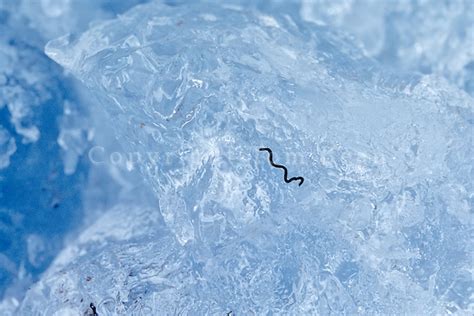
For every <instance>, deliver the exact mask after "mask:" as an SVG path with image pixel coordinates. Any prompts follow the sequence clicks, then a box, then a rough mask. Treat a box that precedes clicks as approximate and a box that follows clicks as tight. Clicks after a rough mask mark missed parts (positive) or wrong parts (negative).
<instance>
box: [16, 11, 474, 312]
mask: <svg viewBox="0 0 474 316" xmlns="http://www.w3.org/2000/svg"><path fill="white" fill-rule="evenodd" d="M46 52H47V54H48V55H49V56H50V57H51V58H53V59H54V60H56V61H57V62H58V63H59V64H60V65H62V66H63V67H65V68H66V69H67V70H69V71H71V72H72V73H73V74H74V75H75V76H76V77H77V78H79V79H80V80H82V81H83V82H84V83H85V84H86V85H87V86H88V87H89V88H90V89H91V90H92V91H94V92H95V93H96V94H97V96H98V97H99V99H100V103H99V104H100V106H101V107H103V108H104V109H105V110H106V111H107V113H108V116H109V120H110V121H113V122H114V126H115V134H116V137H117V139H118V141H119V142H120V143H121V144H122V146H123V147H124V148H125V150H126V151H127V152H132V153H138V155H141V156H140V157H141V158H142V159H141V160H140V163H139V166H140V169H141V173H142V175H143V177H144V179H145V182H146V183H147V184H148V186H150V187H151V188H152V189H153V191H154V196H155V198H156V199H157V200H158V202H157V204H158V205H159V209H158V208H157V207H146V206H140V205H141V204H138V205H135V204H134V205H133V206H130V205H129V204H124V203H122V204H121V205H118V206H116V207H114V208H112V209H110V210H108V211H106V210H104V211H105V213H104V217H101V218H99V219H98V220H97V221H96V222H95V223H94V224H92V225H91V226H90V227H89V228H88V229H87V230H85V231H84V233H83V235H82V237H81V238H79V239H78V240H77V241H76V242H74V243H72V244H71V245H70V246H69V247H67V248H66V249H65V250H64V251H63V253H62V254H61V255H60V256H59V257H58V258H57V259H56V261H55V263H54V265H53V266H52V267H51V268H50V270H49V271H48V273H46V275H45V276H44V277H43V278H42V280H41V281H40V282H39V283H38V284H37V285H36V286H35V287H33V289H32V290H30V291H29V292H28V294H27V297H26V299H25V301H24V302H23V304H22V306H21V311H22V312H23V313H27V314H28V313H36V312H40V311H45V309H46V308H48V312H49V313H54V312H56V313H57V314H58V315H62V314H67V313H68V312H69V313H71V314H78V313H84V312H86V311H87V309H88V306H89V304H90V303H91V302H93V303H94V304H95V305H96V306H97V307H98V310H99V311H100V312H101V313H102V314H131V313H132V312H138V311H141V312H143V313H145V314H150V313H151V314H178V313H185V314H224V313H225V312H228V311H230V310H232V311H234V313H235V314H236V315H239V314H250V313H252V312H254V313H256V314H267V313H276V314H302V313H307V314H315V313H319V314H341V313H346V314H356V313H359V314H445V313H453V312H459V313H472V312H473V309H474V302H473V300H472V294H473V291H472V257H471V254H472V251H473V249H472V239H471V235H472V226H471V224H472V223H471V221H472V209H473V195H472V194H473V187H472V186H473V184H472V179H473V170H472V165H473V153H472V125H473V113H472V111H473V102H472V98H471V97H470V96H469V95H468V94H466V93H464V92H462V91H461V90H458V89H457V88H455V87H454V86H451V85H450V84H449V83H448V82H446V81H445V80H444V79H442V78H439V77H435V76H429V75H424V76H420V75H413V76H402V75H399V74H398V75H394V74H392V73H390V72H387V71H384V70H383V69H384V68H382V67H381V66H380V65H379V64H378V63H377V62H375V61H372V60H370V59H367V58H366V57H365V55H367V53H364V52H362V51H361V50H359V49H358V48H357V47H356V46H355V45H353V44H352V42H351V40H350V39H349V38H347V37H345V36H343V35H341V34H339V33H335V32H332V31H331V29H330V28H328V27H325V26H317V25H314V24H306V23H303V22H301V21H300V20H299V19H297V18H291V17H290V16H289V15H280V14H277V13H275V14H272V15H270V14H268V12H267V13H266V14H262V13H259V12H258V11H248V10H242V9H239V8H238V7H235V6H219V5H210V4H202V5H200V4H195V5H180V4H179V3H175V4H174V5H173V6H167V5H160V4H157V3H152V4H148V5H144V6H137V7H135V8H134V9H132V10H131V11H129V12H127V13H126V14H124V15H122V16H120V17H119V18H117V19H115V20H111V21H109V22H105V23H101V24H97V25H95V26H94V27H92V28H91V29H90V30H88V31H87V32H85V33H84V34H83V35H82V36H80V37H74V36H65V37H62V38H60V39H57V40H54V41H52V42H50V43H49V44H48V45H47V47H46ZM262 146H265V147H270V148H272V149H273V152H274V159H275V161H276V162H279V163H281V164H284V165H286V166H287V167H288V169H289V172H290V176H297V175H302V176H304V177H305V183H304V184H303V185H302V186H301V187H298V186H297V185H296V184H295V183H290V184H286V183H284V182H283V179H282V172H281V170H278V169H274V168H271V166H270V165H269V164H268V157H267V155H266V153H262V152H259V151H258V148H259V147H262ZM132 204H133V203H132ZM151 205H154V204H153V203H152V204H151ZM126 223H130V224H126ZM107 310H108V311H109V312H106V311H107Z"/></svg>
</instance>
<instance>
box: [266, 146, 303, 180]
mask: <svg viewBox="0 0 474 316" xmlns="http://www.w3.org/2000/svg"><path fill="white" fill-rule="evenodd" d="M259 150H260V151H268V154H269V157H268V159H269V160H270V164H271V165H272V166H273V167H275V168H280V169H283V171H284V172H285V175H284V180H285V182H286V183H290V182H291V181H298V180H299V181H300V184H298V186H301V185H302V184H303V182H304V178H303V177H293V178H290V179H288V169H286V167H285V166H282V165H277V164H276V163H274V162H273V152H272V150H271V149H270V148H267V147H264V148H260V149H259Z"/></svg>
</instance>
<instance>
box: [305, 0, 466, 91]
mask: <svg viewBox="0 0 474 316" xmlns="http://www.w3.org/2000/svg"><path fill="white" fill-rule="evenodd" d="M300 13H301V16H302V18H303V19H305V20H307V21H313V22H316V23H319V24H325V25H331V26H332V27H335V28H338V29H340V30H343V31H345V32H348V33H350V34H353V35H354V37H355V38H357V39H358V40H359V42H360V43H361V44H362V47H363V49H364V51H365V53H366V54H367V55H368V56H371V57H375V58H377V59H378V60H379V61H380V62H381V63H382V64H384V65H386V66H389V67H393V68H397V69H405V70H409V71H419V72H421V73H424V74H431V73H434V74H438V75H442V76H444V77H446V78H447V79H448V80H449V81H450V82H451V83H453V84H455V85H456V86H458V87H460V88H461V89H464V90H465V91H466V92H468V93H469V94H470V95H471V96H473V95H474V79H473V78H474V1H472V0H453V1H433V0H428V1H427V0H403V1H378V0H306V1H304V0H303V1H301V8H300Z"/></svg>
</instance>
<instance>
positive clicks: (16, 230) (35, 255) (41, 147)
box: [0, 11, 84, 313]
mask: <svg viewBox="0 0 474 316" xmlns="http://www.w3.org/2000/svg"><path fill="white" fill-rule="evenodd" d="M0 12H2V11H0ZM2 15H3V19H4V20H2V21H1V23H0V297H2V298H3V297H4V296H9V297H19V298H21V297H22V296H23V295H24V292H25V290H26V287H27V286H29V285H30V284H31V282H32V281H36V280H37V279H38V277H39V274H40V273H41V272H43V271H44V270H45V269H46V268H47V267H48V265H49V263H50V262H51V261H52V259H53V258H54V256H55V255H56V254H57V252H58V251H59V250H60V249H61V248H62V240H63V237H64V235H65V234H66V233H67V232H69V231H71V229H72V228H73V227H74V225H73V223H74V222H75V221H77V219H78V218H80V216H81V200H80V194H79V192H80V186H81V177H83V173H84V164H82V165H81V163H80V162H79V159H78V158H77V157H78V154H79V152H78V151H77V150H75V148H72V146H70V144H71V140H73V139H75V142H76V143H78V144H79V143H81V139H82V138H81V137H82V135H81V134H80V133H79V134H78V135H77V137H69V138H70V139H69V140H64V141H63V142H62V143H61V144H58V143H57V141H56V140H57V139H58V137H60V138H61V136H62V135H66V134H71V133H76V134H77V132H78V131H80V129H79V130H77V129H76V127H75V126H74V125H73V124H68V126H65V127H63V128H62V129H60V125H61V123H60V122H61V121H62V120H63V119H64V118H65V117H66V116H65V114H64V110H63V105H64V104H65V103H68V102H69V103H70V105H69V107H70V111H71V112H72V111H75V110H76V109H77V106H76V105H75V104H74V103H72V101H71V100H72V99H71V98H73V96H72V95H70V94H69V93H68V89H69V88H70V87H68V83H67V82H66V81H61V80H60V78H61V70H60V67H58V66H57V65H56V64H55V63H54V62H52V61H51V60H50V59H48V58H47V56H45V55H44V54H43V52H42V51H41V50H40V49H38V48H37V47H36V46H35V40H32V38H34V33H33V34H31V33H30V34H23V35H20V34H21V32H20V31H19V27H17V26H15V25H12V24H10V21H9V17H8V15H7V14H6V13H5V12H2ZM66 147H68V148H66ZM65 156H68V157H70V158H68V159H63V158H64V157H65ZM76 170H80V171H78V172H75V171H76ZM0 313H1V312H0Z"/></svg>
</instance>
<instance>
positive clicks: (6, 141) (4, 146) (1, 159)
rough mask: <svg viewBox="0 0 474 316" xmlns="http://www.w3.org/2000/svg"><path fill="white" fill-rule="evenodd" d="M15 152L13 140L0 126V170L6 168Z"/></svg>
mask: <svg viewBox="0 0 474 316" xmlns="http://www.w3.org/2000/svg"><path fill="white" fill-rule="evenodd" d="M15 151H16V142H15V139H14V138H12V137H11V135H10V133H8V131H7V130H5V129H4V128H2V126H0V169H3V168H6V167H8V165H9V164H10V156H11V155H13V154H14V153H15Z"/></svg>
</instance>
